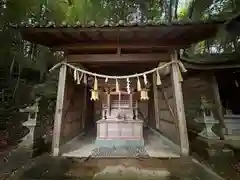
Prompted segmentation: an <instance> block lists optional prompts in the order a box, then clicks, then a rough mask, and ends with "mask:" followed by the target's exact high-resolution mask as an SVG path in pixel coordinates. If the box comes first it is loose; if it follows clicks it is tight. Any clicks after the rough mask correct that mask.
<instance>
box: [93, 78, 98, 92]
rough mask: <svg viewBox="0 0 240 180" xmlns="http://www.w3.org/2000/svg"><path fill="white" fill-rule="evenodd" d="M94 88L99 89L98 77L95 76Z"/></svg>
mask: <svg viewBox="0 0 240 180" xmlns="http://www.w3.org/2000/svg"><path fill="white" fill-rule="evenodd" d="M93 90H94V91H97V90H98V80H97V78H96V77H95V78H94V85H93Z"/></svg>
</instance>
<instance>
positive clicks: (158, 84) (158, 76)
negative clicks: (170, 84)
mask: <svg viewBox="0 0 240 180" xmlns="http://www.w3.org/2000/svg"><path fill="white" fill-rule="evenodd" d="M156 73H157V82H156V85H157V86H160V85H161V84H162V81H161V78H160V74H159V71H158V70H157V71H156Z"/></svg>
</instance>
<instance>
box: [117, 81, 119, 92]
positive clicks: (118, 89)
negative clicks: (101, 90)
mask: <svg viewBox="0 0 240 180" xmlns="http://www.w3.org/2000/svg"><path fill="white" fill-rule="evenodd" d="M116 92H119V83H118V80H117V79H116Z"/></svg>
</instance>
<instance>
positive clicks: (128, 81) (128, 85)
mask: <svg viewBox="0 0 240 180" xmlns="http://www.w3.org/2000/svg"><path fill="white" fill-rule="evenodd" d="M127 92H128V94H130V93H131V90H130V80H129V78H127Z"/></svg>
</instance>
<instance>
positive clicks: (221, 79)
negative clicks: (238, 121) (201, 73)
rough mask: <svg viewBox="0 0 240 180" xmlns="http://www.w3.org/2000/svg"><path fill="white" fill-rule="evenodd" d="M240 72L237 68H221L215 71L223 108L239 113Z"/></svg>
mask: <svg viewBox="0 0 240 180" xmlns="http://www.w3.org/2000/svg"><path fill="white" fill-rule="evenodd" d="M239 78H240V72H239V71H237V70H233V69H230V70H221V71H218V72H216V79H217V82H218V87H219V93H220V98H221V102H222V106H223V108H224V110H226V109H228V110H230V111H232V113H233V114H240V107H239V103H240V96H239V94H240V81H239Z"/></svg>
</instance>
